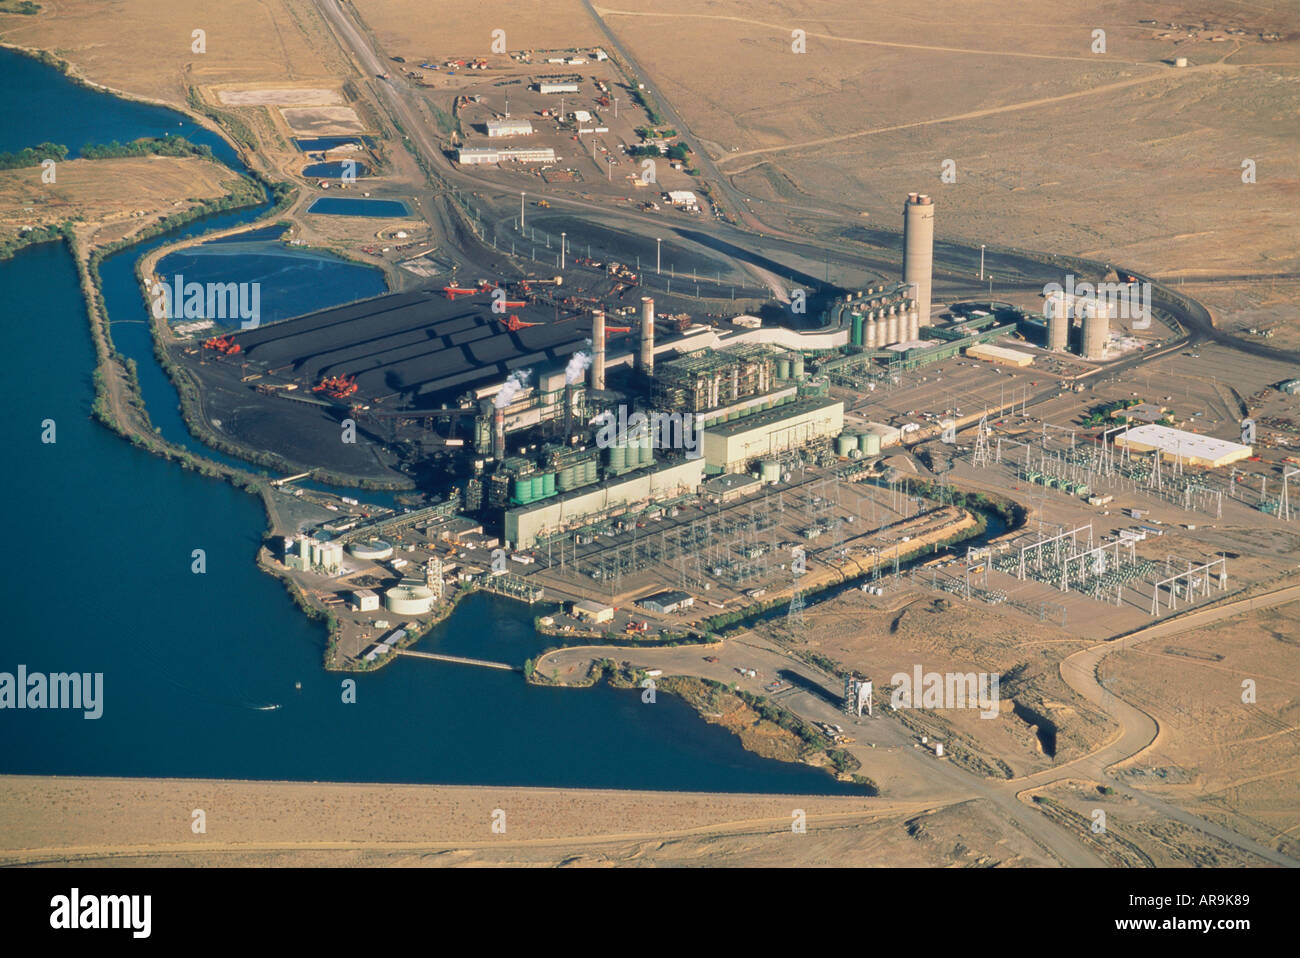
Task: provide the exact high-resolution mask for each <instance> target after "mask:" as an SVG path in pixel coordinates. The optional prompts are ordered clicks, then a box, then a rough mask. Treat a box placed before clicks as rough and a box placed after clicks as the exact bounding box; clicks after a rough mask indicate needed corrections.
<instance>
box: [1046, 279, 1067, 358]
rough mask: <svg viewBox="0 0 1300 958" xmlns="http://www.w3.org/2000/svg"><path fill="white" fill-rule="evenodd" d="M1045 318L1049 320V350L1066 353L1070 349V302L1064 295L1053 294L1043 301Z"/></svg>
mask: <svg viewBox="0 0 1300 958" xmlns="http://www.w3.org/2000/svg"><path fill="white" fill-rule="evenodd" d="M1043 318H1044V319H1046V320H1047V348H1048V349H1049V350H1052V351H1053V352H1058V353H1063V352H1065V351H1066V350H1067V349H1069V347H1070V301H1069V300H1068V299H1066V298H1065V294H1064V293H1060V292H1058V293H1053V294H1052V295H1051V296H1048V297H1047V298H1046V299H1044V300H1043Z"/></svg>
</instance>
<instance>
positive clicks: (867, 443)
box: [858, 432, 880, 456]
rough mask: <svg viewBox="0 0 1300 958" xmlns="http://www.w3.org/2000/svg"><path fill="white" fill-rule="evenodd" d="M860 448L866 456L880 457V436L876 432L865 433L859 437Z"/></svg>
mask: <svg viewBox="0 0 1300 958" xmlns="http://www.w3.org/2000/svg"><path fill="white" fill-rule="evenodd" d="M858 448H859V449H861V450H862V454H863V455H864V456H878V455H880V434H879V433H875V432H864V433H860V434H859V435H858Z"/></svg>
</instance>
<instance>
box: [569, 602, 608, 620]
mask: <svg viewBox="0 0 1300 958" xmlns="http://www.w3.org/2000/svg"><path fill="white" fill-rule="evenodd" d="M572 611H573V617H574V618H575V619H582V620H583V621H584V622H592V623H595V624H596V625H601V624H602V623H605V622H612V621H614V607H613V606H612V605H602V604H601V603H599V602H592V601H591V600H590V599H579V600H578V601H577V602H574V603H573V605H572Z"/></svg>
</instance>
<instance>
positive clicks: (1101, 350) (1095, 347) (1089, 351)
mask: <svg viewBox="0 0 1300 958" xmlns="http://www.w3.org/2000/svg"><path fill="white" fill-rule="evenodd" d="M1109 336H1110V319H1109V318H1107V316H1106V313H1105V311H1104V310H1101V309H1090V310H1088V312H1087V313H1086V314H1085V315H1084V317H1083V358H1084V359H1105V358H1106V340H1107V339H1108V338H1109Z"/></svg>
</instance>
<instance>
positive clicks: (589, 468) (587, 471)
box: [582, 458, 598, 485]
mask: <svg viewBox="0 0 1300 958" xmlns="http://www.w3.org/2000/svg"><path fill="white" fill-rule="evenodd" d="M597 469H598V467H597V465H596V460H595V459H594V458H592V459H588V460H587V461H586V463H584V468H583V470H582V473H583V475H582V481H583V484H584V485H586V484H587V483H591V482H595V481H596V473H597Z"/></svg>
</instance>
